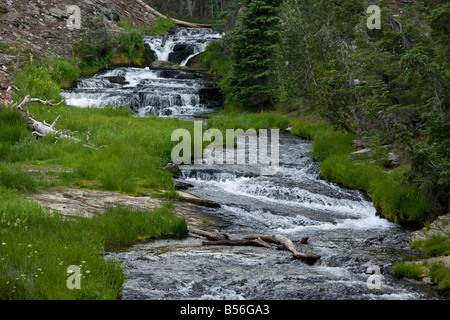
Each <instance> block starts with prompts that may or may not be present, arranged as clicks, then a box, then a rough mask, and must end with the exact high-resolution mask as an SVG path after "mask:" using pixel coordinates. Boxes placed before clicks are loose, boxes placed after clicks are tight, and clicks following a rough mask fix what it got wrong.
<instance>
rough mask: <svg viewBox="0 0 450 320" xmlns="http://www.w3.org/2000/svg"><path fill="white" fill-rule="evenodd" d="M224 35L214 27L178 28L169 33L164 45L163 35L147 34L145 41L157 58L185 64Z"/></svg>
mask: <svg viewBox="0 0 450 320" xmlns="http://www.w3.org/2000/svg"><path fill="white" fill-rule="evenodd" d="M222 36H223V35H222V34H221V33H219V32H217V31H215V30H213V29H207V28H177V29H175V30H174V31H173V32H171V34H169V37H168V38H167V40H166V43H165V45H164V47H162V46H161V44H162V37H161V36H146V37H144V42H145V44H146V45H147V46H148V47H149V48H150V49H151V50H152V51H153V52H154V54H155V58H156V59H157V60H162V61H169V62H172V63H178V64H179V65H180V66H185V65H186V64H187V63H188V61H189V60H190V59H191V58H192V57H194V56H196V55H197V54H199V53H201V52H203V51H205V49H206V47H207V46H208V44H210V43H211V42H213V41H215V40H218V39H220V38H222Z"/></svg>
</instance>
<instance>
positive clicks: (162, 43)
mask: <svg viewBox="0 0 450 320" xmlns="http://www.w3.org/2000/svg"><path fill="white" fill-rule="evenodd" d="M168 37H169V31H167V32H166V33H164V36H163V39H162V42H161V47H164V46H165V45H166V41H167V38H168Z"/></svg>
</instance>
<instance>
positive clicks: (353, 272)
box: [114, 135, 436, 300]
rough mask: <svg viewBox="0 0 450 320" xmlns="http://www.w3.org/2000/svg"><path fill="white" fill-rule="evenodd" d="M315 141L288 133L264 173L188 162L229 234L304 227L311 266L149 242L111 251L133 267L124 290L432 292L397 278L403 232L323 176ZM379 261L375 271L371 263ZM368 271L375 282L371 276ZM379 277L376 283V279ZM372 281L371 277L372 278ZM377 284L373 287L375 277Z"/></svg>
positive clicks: (187, 295) (173, 293)
mask: <svg viewBox="0 0 450 320" xmlns="http://www.w3.org/2000/svg"><path fill="white" fill-rule="evenodd" d="M311 151H312V145H311V143H310V142H309V141H305V140H301V139H299V138H296V137H293V136H289V135H282V136H281V137H280V169H279V171H278V173H277V174H276V175H274V176H260V175H259V169H258V168H257V167H255V166H237V165H205V164H201V165H200V164H197V165H188V166H182V167H181V169H182V172H183V178H182V180H183V181H184V182H187V183H189V184H192V185H193V186H194V187H193V188H191V189H190V190H189V192H191V193H194V194H196V195H199V196H202V197H204V198H207V199H212V200H215V201H217V202H219V203H221V205H222V208H220V209H217V208H215V209H208V210H207V211H208V213H209V214H210V215H211V216H214V217H216V218H220V219H222V220H223V221H224V222H225V224H226V226H225V227H221V228H220V230H219V231H220V232H221V233H226V234H228V235H229V236H230V238H231V239H242V238H244V237H245V236H248V235H254V234H261V233H263V234H269V235H271V234H281V235H284V236H287V237H289V238H291V239H292V240H294V241H295V240H300V239H301V238H303V237H305V236H307V237H309V241H308V243H307V244H306V245H301V244H298V245H297V246H298V249H299V251H301V252H311V251H314V252H316V253H317V254H319V255H320V256H321V259H320V260H318V262H317V263H315V264H314V265H309V264H306V263H304V262H302V261H299V260H294V259H293V258H292V255H291V254H290V253H289V252H287V251H278V250H275V249H273V250H271V249H267V248H257V247H226V246H204V245H202V242H203V241H204V240H205V239H201V238H199V237H195V236H191V237H188V238H187V239H185V240H164V241H153V242H150V243H145V244H138V245H135V246H134V247H133V248H131V249H130V250H126V251H124V252H120V253H116V254H114V256H115V257H118V258H119V259H121V260H122V261H123V262H125V264H126V266H127V272H128V275H129V280H128V281H127V282H126V284H125V287H124V290H123V299H232V300H234V299H257V300H262V299H264V300H265V299H278V300H280V299H281V300H290V299H332V300H336V299H432V298H434V297H436V295H435V294H434V293H433V292H432V291H431V290H429V289H427V288H425V287H423V286H418V287H414V286H412V285H411V284H410V283H407V282H405V281H401V280H397V279H396V278H395V277H393V276H392V272H391V267H392V264H393V263H395V262H396V261H397V260H398V259H399V258H405V257H407V256H408V255H410V254H411V250H409V249H405V247H406V246H407V242H406V241H405V236H407V231H406V230H404V229H403V228H401V227H399V226H398V225H395V224H393V223H390V222H388V221H386V220H385V219H382V218H380V217H378V216H377V215H376V210H375V209H374V207H373V205H372V203H371V202H369V201H367V200H366V199H365V197H364V196H363V195H362V194H361V193H360V192H358V191H353V190H347V189H343V188H341V187H339V186H337V185H334V184H330V183H327V182H325V181H323V180H321V179H320V178H319V165H318V164H317V163H315V162H314V161H313V160H312V158H311ZM371 266H377V267H379V270H380V273H381V274H380V275H379V276H377V277H378V279H377V280H370V279H369V277H370V274H367V273H366V271H367V269H368V268H369V267H371ZM369 280H370V281H369ZM378 280H379V282H375V281H378ZM368 282H369V285H368ZM375 283H379V284H380V286H379V287H377V288H375V289H371V286H370V284H375Z"/></svg>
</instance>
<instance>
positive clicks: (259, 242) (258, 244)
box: [203, 239, 272, 249]
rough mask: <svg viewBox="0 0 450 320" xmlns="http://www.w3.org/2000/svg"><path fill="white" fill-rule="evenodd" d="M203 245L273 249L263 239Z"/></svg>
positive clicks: (217, 241) (212, 242) (224, 241)
mask: <svg viewBox="0 0 450 320" xmlns="http://www.w3.org/2000/svg"><path fill="white" fill-rule="evenodd" d="M203 244H204V245H207V246H253V247H264V248H268V249H272V247H271V246H270V244H269V243H267V242H265V241H263V240H261V239H253V240H216V241H203Z"/></svg>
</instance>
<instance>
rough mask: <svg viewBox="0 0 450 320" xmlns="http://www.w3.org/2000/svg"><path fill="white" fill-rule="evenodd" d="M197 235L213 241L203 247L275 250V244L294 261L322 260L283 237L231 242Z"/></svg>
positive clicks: (254, 238)
mask: <svg viewBox="0 0 450 320" xmlns="http://www.w3.org/2000/svg"><path fill="white" fill-rule="evenodd" d="M195 231H196V234H197V235H201V236H205V237H206V238H208V239H210V240H211V241H204V242H203V245H216V246H255V247H265V248H268V249H269V248H270V249H273V247H272V246H271V245H270V244H271V243H272V244H275V245H276V246H277V249H279V250H287V251H290V252H291V253H292V256H293V257H294V259H300V260H302V261H305V262H307V263H315V262H316V261H317V260H319V259H320V256H319V255H317V254H316V253H314V252H309V253H302V252H299V251H298V250H297V248H296V247H295V245H294V242H293V241H292V240H291V239H289V238H287V237H285V236H282V235H265V234H258V235H252V236H248V237H245V238H244V239H242V240H230V239H223V238H221V237H220V235H219V234H215V233H209V232H206V231H203V230H195ZM307 241H308V237H305V238H302V239H301V240H300V243H303V244H306V242H307Z"/></svg>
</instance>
